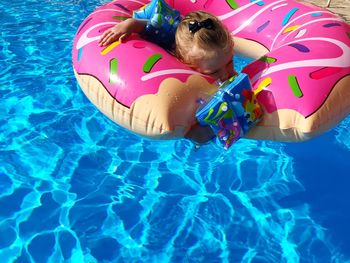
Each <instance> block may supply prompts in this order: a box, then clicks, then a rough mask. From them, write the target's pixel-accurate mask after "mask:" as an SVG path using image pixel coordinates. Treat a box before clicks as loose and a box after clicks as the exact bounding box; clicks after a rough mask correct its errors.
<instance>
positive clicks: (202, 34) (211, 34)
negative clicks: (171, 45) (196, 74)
mask: <svg viewBox="0 0 350 263" xmlns="http://www.w3.org/2000/svg"><path fill="white" fill-rule="evenodd" d="M208 18H209V19H210V20H212V22H213V23H212V27H211V28H201V29H199V30H198V31H196V32H194V33H192V32H191V31H190V29H189V24H190V23H193V22H195V21H197V22H202V21H204V20H206V19H208ZM175 43H176V45H175V56H176V57H177V58H178V59H179V60H181V61H182V62H183V63H186V64H189V65H193V64H194V63H195V61H196V58H193V57H191V56H188V54H189V52H190V51H191V49H192V48H193V47H194V46H196V47H198V48H200V49H202V50H204V51H205V50H217V49H221V50H223V51H229V50H231V49H232V48H233V39H232V36H231V34H230V32H229V31H228V29H227V28H226V27H225V25H224V24H222V23H221V21H220V20H219V19H218V18H217V17H216V16H214V15H212V14H209V13H207V12H204V11H195V12H191V13H189V14H187V15H186V16H185V17H184V18H183V19H182V21H181V22H180V24H179V26H178V28H177V30H176V34H175Z"/></svg>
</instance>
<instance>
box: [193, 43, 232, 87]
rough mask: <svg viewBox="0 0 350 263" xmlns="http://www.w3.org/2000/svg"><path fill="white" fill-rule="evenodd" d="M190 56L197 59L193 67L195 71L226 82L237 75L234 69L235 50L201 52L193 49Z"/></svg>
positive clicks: (195, 48)
mask: <svg viewBox="0 0 350 263" xmlns="http://www.w3.org/2000/svg"><path fill="white" fill-rule="evenodd" d="M188 56H189V57H196V58H197V59H196V60H195V61H196V62H195V63H194V65H193V66H192V67H193V68H194V69H195V70H197V71H199V72H200V73H202V74H205V75H208V76H210V77H212V78H214V79H217V80H220V81H225V80H227V79H229V78H230V77H232V76H233V75H237V72H236V71H235V70H234V68H233V49H231V50H228V51H225V50H222V49H214V50H201V49H199V48H197V47H193V49H192V50H191V51H190V52H189V54H188Z"/></svg>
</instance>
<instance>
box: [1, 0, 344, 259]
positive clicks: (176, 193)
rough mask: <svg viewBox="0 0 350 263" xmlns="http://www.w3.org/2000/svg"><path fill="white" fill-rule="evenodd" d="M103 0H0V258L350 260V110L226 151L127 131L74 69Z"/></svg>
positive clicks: (249, 141) (239, 144)
mask: <svg viewBox="0 0 350 263" xmlns="http://www.w3.org/2000/svg"><path fill="white" fill-rule="evenodd" d="M103 3H105V2H104V1H101V0H100V1H98V0H91V1H78V0H68V1H60V0H43V1H39V0H26V1H23V2H18V1H10V0H4V1H1V3H0V9H1V10H4V11H3V12H2V15H1V16H0V25H1V45H0V48H1V49H0V72H1V74H0V78H1V83H2V85H1V89H0V94H1V104H0V114H1V118H0V122H1V126H0V138H1V140H0V142H1V148H0V151H1V154H0V161H1V166H0V258H1V262H344V261H348V260H349V259H350V252H349V251H350V225H349V223H348V222H350V212H349V208H350V193H349V191H348V186H349V185H350V178H349V175H350V174H349V170H350V162H349V157H350V136H349V135H350V133H349V130H348V127H349V125H350V118H347V119H345V120H344V121H343V122H342V123H341V124H339V125H338V126H337V127H336V128H335V129H333V130H332V131H330V132H328V133H326V134H324V135H322V136H320V137H318V138H316V139H314V140H312V141H309V142H305V143H297V144H286V143H277V142H264V141H253V140H241V141H239V142H238V143H237V145H235V147H233V149H230V150H229V151H227V152H223V151H222V150H221V149H219V148H217V147H215V146H214V145H205V146H203V147H201V148H200V149H196V148H194V147H193V145H192V144H191V143H190V142H188V141H186V140H178V141H162V142H159V141H151V140H146V139H142V138H140V137H138V136H136V135H133V134H130V133H129V132H127V131H125V130H123V129H121V128H119V127H117V126H116V125H115V124H113V123H112V122H110V121H109V120H108V119H107V118H105V117H104V116H103V115H102V114H101V113H99V112H98V111H97V110H96V109H95V107H94V106H93V105H92V104H91V103H90V102H89V101H88V100H87V99H86V98H85V96H84V95H83V94H82V92H81V91H80V89H79V87H78V86H77V83H76V80H75V78H74V75H73V71H72V67H71V55H70V54H71V45H72V39H73V36H74V34H75V31H76V29H77V27H78V26H79V24H80V23H81V21H82V20H83V19H84V18H85V17H86V16H87V15H88V14H89V13H90V12H91V11H92V10H93V9H94V8H95V7H96V6H98V5H101V4H103ZM240 63H241V64H242V63H243V64H244V60H242V61H241V62H240ZM241 64H240V66H242V65H241Z"/></svg>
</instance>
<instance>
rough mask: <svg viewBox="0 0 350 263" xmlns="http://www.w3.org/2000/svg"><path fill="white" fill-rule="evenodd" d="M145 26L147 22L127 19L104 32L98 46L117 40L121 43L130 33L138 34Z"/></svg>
mask: <svg viewBox="0 0 350 263" xmlns="http://www.w3.org/2000/svg"><path fill="white" fill-rule="evenodd" d="M146 25H147V20H140V19H135V18H128V19H127V20H125V21H123V22H120V23H119V24H117V25H115V26H114V27H112V28H110V29H108V30H106V31H105V32H104V33H103V34H102V35H101V38H100V41H99V45H100V46H106V45H109V44H111V43H113V42H115V41H117V40H119V41H121V42H122V41H123V40H125V39H126V38H128V37H129V36H130V35H131V34H132V33H140V32H141V31H142V30H143V29H144V28H145V26H146Z"/></svg>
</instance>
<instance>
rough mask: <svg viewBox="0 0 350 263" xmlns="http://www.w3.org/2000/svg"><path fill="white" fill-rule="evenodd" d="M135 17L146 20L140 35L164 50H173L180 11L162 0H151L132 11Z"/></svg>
mask: <svg viewBox="0 0 350 263" xmlns="http://www.w3.org/2000/svg"><path fill="white" fill-rule="evenodd" d="M133 17H134V18H135V19H145V20H147V21H148V22H147V25H146V26H145V28H144V30H143V31H142V32H141V33H140V35H141V36H142V37H143V38H144V39H146V40H148V41H150V42H153V43H155V44H157V45H159V46H161V47H163V48H164V49H166V50H173V49H174V43H175V33H176V29H177V26H178V25H179V23H180V21H181V15H180V12H179V11H177V10H176V9H173V8H172V7H170V6H169V5H168V4H167V3H165V2H164V1H163V0H152V2H151V3H150V4H148V5H147V6H146V8H144V9H141V10H139V11H136V12H134V15H133Z"/></svg>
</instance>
